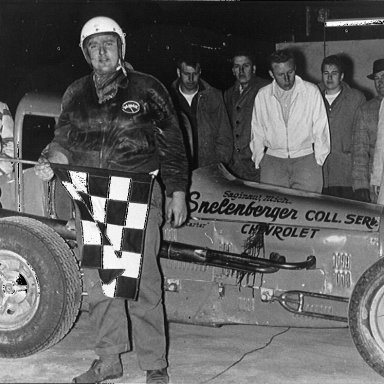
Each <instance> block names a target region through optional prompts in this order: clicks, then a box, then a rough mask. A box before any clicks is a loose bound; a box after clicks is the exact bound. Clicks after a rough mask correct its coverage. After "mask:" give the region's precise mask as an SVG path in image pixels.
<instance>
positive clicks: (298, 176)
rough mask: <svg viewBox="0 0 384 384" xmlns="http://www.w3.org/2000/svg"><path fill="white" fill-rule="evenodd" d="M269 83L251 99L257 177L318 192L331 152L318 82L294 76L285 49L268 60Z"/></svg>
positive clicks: (268, 182)
mask: <svg viewBox="0 0 384 384" xmlns="http://www.w3.org/2000/svg"><path fill="white" fill-rule="evenodd" d="M269 63H270V71H269V74H270V76H271V77H272V78H273V82H272V83H271V84H270V85H267V86H266V87H264V88H262V89H261V90H260V91H259V92H258V94H257V95H256V98H255V103H254V107H253V115H252V135H251V142H250V148H251V151H252V160H253V161H254V163H255V168H256V169H258V168H260V182H261V183H265V184H272V185H278V186H283V187H287V188H293V189H300V190H303V191H309V192H317V193H321V191H322V187H323V175H322V165H323V163H324V161H325V159H326V157H327V156H328V154H329V151H330V135H329V126H328V118H327V112H326V109H325V106H324V101H323V98H322V96H321V93H320V91H319V89H318V87H317V86H316V85H314V84H312V83H309V82H307V81H304V80H303V79H301V77H299V76H297V75H296V63H295V58H294V56H293V54H292V53H291V52H290V51H288V50H281V51H276V52H274V53H273V54H272V55H271V56H270V59H269Z"/></svg>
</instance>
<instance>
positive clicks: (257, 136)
mask: <svg viewBox="0 0 384 384" xmlns="http://www.w3.org/2000/svg"><path fill="white" fill-rule="evenodd" d="M261 104H262V100H261V99H260V97H259V93H258V94H257V95H256V98H255V102H254V105H253V112H252V120H251V141H250V143H249V146H250V148H251V152H252V160H253V161H254V163H255V168H256V169H258V168H259V167H260V161H261V159H262V158H263V156H264V128H263V124H262V121H261V114H262V111H261V109H262V108H261Z"/></svg>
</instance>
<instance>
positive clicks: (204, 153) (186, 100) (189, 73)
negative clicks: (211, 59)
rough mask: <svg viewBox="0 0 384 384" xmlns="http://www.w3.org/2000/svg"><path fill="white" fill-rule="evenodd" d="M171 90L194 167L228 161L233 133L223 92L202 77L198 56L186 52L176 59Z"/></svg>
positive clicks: (192, 166)
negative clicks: (175, 72) (174, 78)
mask: <svg viewBox="0 0 384 384" xmlns="http://www.w3.org/2000/svg"><path fill="white" fill-rule="evenodd" d="M170 93H171V96H172V99H173V102H174V105H175V107H176V110H177V113H178V115H179V121H180V124H181V127H182V130H183V133H184V139H185V142H186V144H187V145H186V147H187V149H188V157H189V161H190V165H191V168H192V169H196V168H199V167H205V166H208V165H211V164H216V163H219V162H221V163H224V164H228V163H229V160H230V159H231V156H232V148H233V144H232V132H231V126H230V123H229V120H228V115H227V112H226V110H225V105H224V101H223V96H222V93H221V91H219V90H218V89H216V88H214V87H212V86H211V85H209V84H208V83H207V82H206V81H204V80H203V79H202V78H201V66H200V62H199V59H198V58H196V56H194V54H189V53H187V54H186V55H185V56H184V57H182V58H180V59H179V60H178V62H177V79H176V80H175V81H174V82H173V83H172V85H171V89H170Z"/></svg>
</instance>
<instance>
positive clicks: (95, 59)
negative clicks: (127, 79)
mask: <svg viewBox="0 0 384 384" xmlns="http://www.w3.org/2000/svg"><path fill="white" fill-rule="evenodd" d="M86 49H87V50H88V54H89V57H90V59H91V64H92V67H93V68H94V70H95V72H96V73H98V74H100V75H102V74H106V73H111V72H114V71H115V70H116V67H117V64H118V62H119V45H118V43H117V36H115V35H113V34H104V35H95V36H91V37H90V38H89V39H88V41H87V42H86Z"/></svg>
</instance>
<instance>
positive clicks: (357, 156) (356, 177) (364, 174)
mask: <svg viewBox="0 0 384 384" xmlns="http://www.w3.org/2000/svg"><path fill="white" fill-rule="evenodd" d="M352 132H353V135H352V186H353V189H354V190H355V191H357V190H359V189H366V190H369V135H368V126H367V124H366V119H365V118H364V113H363V110H362V108H359V109H358V110H357V113H356V117H355V120H354V123H353V130H352Z"/></svg>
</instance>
